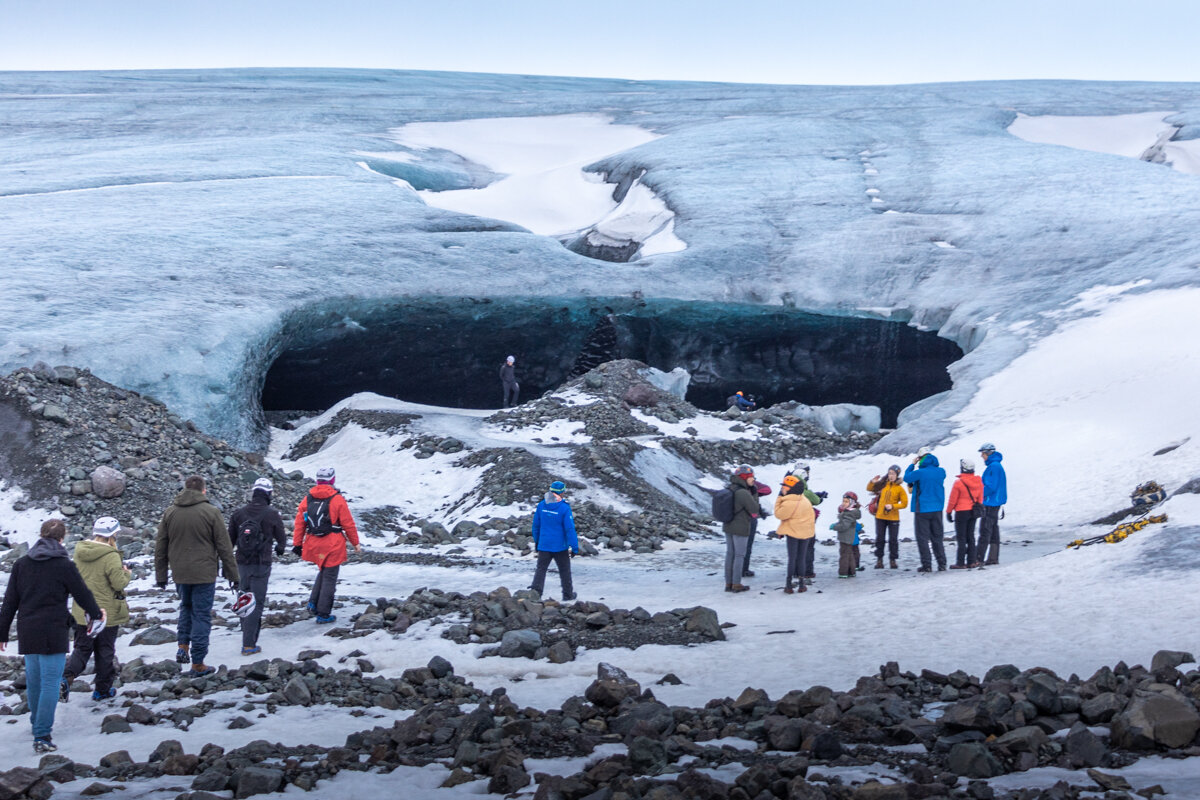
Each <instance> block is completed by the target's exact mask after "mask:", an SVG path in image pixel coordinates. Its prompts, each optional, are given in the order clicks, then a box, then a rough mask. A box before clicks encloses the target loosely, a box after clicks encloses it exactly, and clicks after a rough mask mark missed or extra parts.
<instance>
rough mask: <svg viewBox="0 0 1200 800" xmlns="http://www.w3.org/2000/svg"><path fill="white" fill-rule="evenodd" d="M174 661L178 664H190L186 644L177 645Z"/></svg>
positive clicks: (189, 655)
mask: <svg viewBox="0 0 1200 800" xmlns="http://www.w3.org/2000/svg"><path fill="white" fill-rule="evenodd" d="M175 660H176V661H177V662H179V663H180V664H187V663H190V662H191V660H192V656H191V654H190V653H189V652H188V646H187V645H186V644H181V645H179V649H178V650H176V651H175Z"/></svg>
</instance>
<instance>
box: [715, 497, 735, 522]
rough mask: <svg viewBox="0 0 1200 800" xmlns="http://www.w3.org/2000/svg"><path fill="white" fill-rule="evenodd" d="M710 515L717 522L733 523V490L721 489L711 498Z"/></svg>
mask: <svg viewBox="0 0 1200 800" xmlns="http://www.w3.org/2000/svg"><path fill="white" fill-rule="evenodd" d="M712 515H713V519H715V520H716V521H717V522H722V523H724V522H733V490H732V489H722V490H721V491H719V492H716V493H714V494H713V496H712Z"/></svg>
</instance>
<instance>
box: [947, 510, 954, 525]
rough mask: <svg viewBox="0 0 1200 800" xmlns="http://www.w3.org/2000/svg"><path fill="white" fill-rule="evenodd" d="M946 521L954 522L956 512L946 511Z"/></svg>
mask: <svg viewBox="0 0 1200 800" xmlns="http://www.w3.org/2000/svg"><path fill="white" fill-rule="evenodd" d="M946 522H954V512H953V511H947V512H946Z"/></svg>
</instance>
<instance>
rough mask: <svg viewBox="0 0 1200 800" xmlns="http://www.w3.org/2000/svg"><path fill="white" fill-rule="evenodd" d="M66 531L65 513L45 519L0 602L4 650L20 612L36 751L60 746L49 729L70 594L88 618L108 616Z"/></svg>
mask: <svg viewBox="0 0 1200 800" xmlns="http://www.w3.org/2000/svg"><path fill="white" fill-rule="evenodd" d="M66 535H67V526H66V525H64V524H63V521H62V520H61V519H48V520H46V521H45V522H43V523H42V531H41V537H40V538H39V539H38V540H37V541H36V542H34V544H33V547H31V548H29V554H28V555H25V556H22V557H21V558H19V559H17V563H15V564H14V565H13V570H12V575H10V576H9V579H8V588H7V589H6V590H5V591H4V604H3V605H2V606H0V652H3V651H4V648H5V645H7V644H8V632H9V629H10V628H11V627H12V622H13V617H14V616H16V617H17V644H18V650H19V652H20V653H21V655H23V656H25V682H26V699H27V700H28V702H29V721H30V723H31V724H32V725H33V750H34V752H36V753H49V752H52V751H54V750H57V749H58V748H57V747H55V746H54V742H53V741H52V740H51V738H50V733H51V730H52V729H53V728H54V712H55V710H56V709H57V707H58V689H59V683H60V682H61V681H62V676H63V669H64V667H65V666H66V663H67V640H68V633H69V631H70V623H71V615H70V613H68V611H67V599H68V597H73V598H75V602H76V603H78V604H79V606H80V607H81V608H82V609H83V612H84V614H86V615H87V617H86V619H88V620H89V621H91V620H104V619H105V618H106V615H105V614H104V612H103V611H101V610H100V606H98V605H96V599H95V598H94V597H92V593H91V592H90V591H89V590H88V588H87V584H86V583H84V582H83V576H82V575H80V574H79V570H78V569H77V568H76V566H75V564H74V563H73V562H72V561H71V559H70V558H69V557H68V556H67V549H66V548H65V547H63V544H62V542H63V538H65V537H66Z"/></svg>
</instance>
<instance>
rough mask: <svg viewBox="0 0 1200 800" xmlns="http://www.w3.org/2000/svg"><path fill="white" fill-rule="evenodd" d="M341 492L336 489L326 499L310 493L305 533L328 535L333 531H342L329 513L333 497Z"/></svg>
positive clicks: (317, 535) (305, 516)
mask: <svg viewBox="0 0 1200 800" xmlns="http://www.w3.org/2000/svg"><path fill="white" fill-rule="evenodd" d="M339 494H341V492H339V491H336V490H335V491H334V493H333V494H331V495H329V497H326V498H324V499H318V498H316V497H313V495H312V492H309V493H308V505H307V507H306V508H305V511H304V533H305V535H307V536H316V537H318V538H319V537H321V536H328V535H329V534H331V533H333V532H335V531H336V532H338V533H341V532H342V529H341V527H340V526H337V525H334V524H333V518H332V517H331V516H330V515H329V506H330V504H331V503H332V502H333V498H334V497H336V496H338V495H339Z"/></svg>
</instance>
